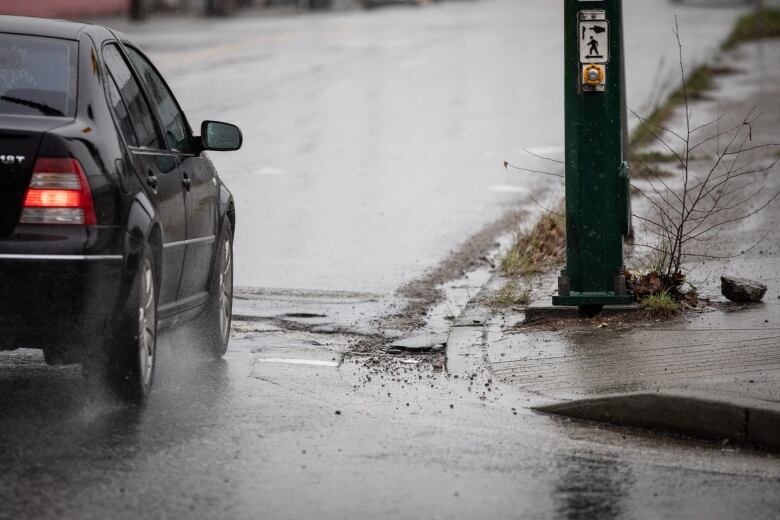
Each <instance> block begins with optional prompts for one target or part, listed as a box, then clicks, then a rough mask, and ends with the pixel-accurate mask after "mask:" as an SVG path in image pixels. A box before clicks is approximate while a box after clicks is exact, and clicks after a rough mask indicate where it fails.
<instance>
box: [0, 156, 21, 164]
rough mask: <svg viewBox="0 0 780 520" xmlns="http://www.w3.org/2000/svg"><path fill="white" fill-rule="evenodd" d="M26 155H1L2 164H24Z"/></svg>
mask: <svg viewBox="0 0 780 520" xmlns="http://www.w3.org/2000/svg"><path fill="white" fill-rule="evenodd" d="M24 159H25V156H24V155H0V164H22V163H23V162H24Z"/></svg>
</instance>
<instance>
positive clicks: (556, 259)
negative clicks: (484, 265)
mask: <svg viewBox="0 0 780 520" xmlns="http://www.w3.org/2000/svg"><path fill="white" fill-rule="evenodd" d="M565 254H566V234H565V219H564V218H563V217H562V216H561V215H557V214H555V213H551V212H545V213H544V214H543V215H542V217H541V218H540V219H539V221H538V222H537V223H536V225H534V227H533V228H531V229H530V230H528V231H522V232H518V233H517V234H516V235H515V240H514V243H513V244H512V247H511V248H510V249H509V251H507V252H506V254H504V256H503V258H501V270H502V271H503V272H504V274H506V275H507V276H511V277H514V276H528V275H531V274H536V273H543V272H545V271H547V270H548V269H549V268H550V267H552V266H554V265H556V264H559V263H561V262H563V260H564V256H565Z"/></svg>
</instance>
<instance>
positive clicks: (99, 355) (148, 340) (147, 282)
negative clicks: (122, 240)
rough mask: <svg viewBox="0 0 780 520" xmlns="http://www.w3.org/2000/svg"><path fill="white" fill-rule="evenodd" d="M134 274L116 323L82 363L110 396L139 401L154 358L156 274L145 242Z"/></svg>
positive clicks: (143, 396) (151, 374)
mask: <svg viewBox="0 0 780 520" xmlns="http://www.w3.org/2000/svg"><path fill="white" fill-rule="evenodd" d="M135 278H136V279H135V280H134V282H133V285H132V287H131V290H130V297H129V299H128V303H127V305H126V307H125V311H124V313H123V315H122V316H121V317H120V319H119V326H118V327H117V328H116V330H115V331H114V333H113V337H112V338H109V339H108V341H107V342H106V343H107V344H104V345H102V346H101V347H102V348H100V351H99V352H94V353H93V355H92V356H91V357H90V359H89V360H88V361H87V362H86V363H85V370H86V372H87V374H86V375H87V377H88V378H91V379H99V380H101V382H102V383H103V384H104V385H105V387H106V388H107V389H108V390H109V391H110V392H111V393H112V394H113V396H114V397H117V398H119V399H120V400H122V401H124V402H127V403H129V404H136V405H140V404H143V403H144V402H145V401H146V399H147V397H148V396H149V393H150V392H151V389H152V381H153V379H154V369H155V360H156V358H157V284H156V279H157V278H156V269H155V263H154V257H153V255H152V253H151V250H150V249H149V247H148V246H147V247H146V248H145V249H144V252H143V254H142V256H141V259H140V262H139V267H138V272H137V273H136V277H135Z"/></svg>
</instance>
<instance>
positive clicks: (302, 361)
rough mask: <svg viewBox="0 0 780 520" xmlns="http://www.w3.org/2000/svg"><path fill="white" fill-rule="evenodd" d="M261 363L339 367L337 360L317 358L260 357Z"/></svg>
mask: <svg viewBox="0 0 780 520" xmlns="http://www.w3.org/2000/svg"><path fill="white" fill-rule="evenodd" d="M258 361H259V362H261V363H285V364H288V365H311V366H317V367H338V366H339V364H338V362H336V361H319V360H317V359H282V358H258Z"/></svg>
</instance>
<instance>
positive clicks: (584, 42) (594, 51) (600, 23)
mask: <svg viewBox="0 0 780 520" xmlns="http://www.w3.org/2000/svg"><path fill="white" fill-rule="evenodd" d="M578 37H579V40H580V63H601V64H604V63H608V62H609V22H607V21H606V20H580V23H579V34H578Z"/></svg>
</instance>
